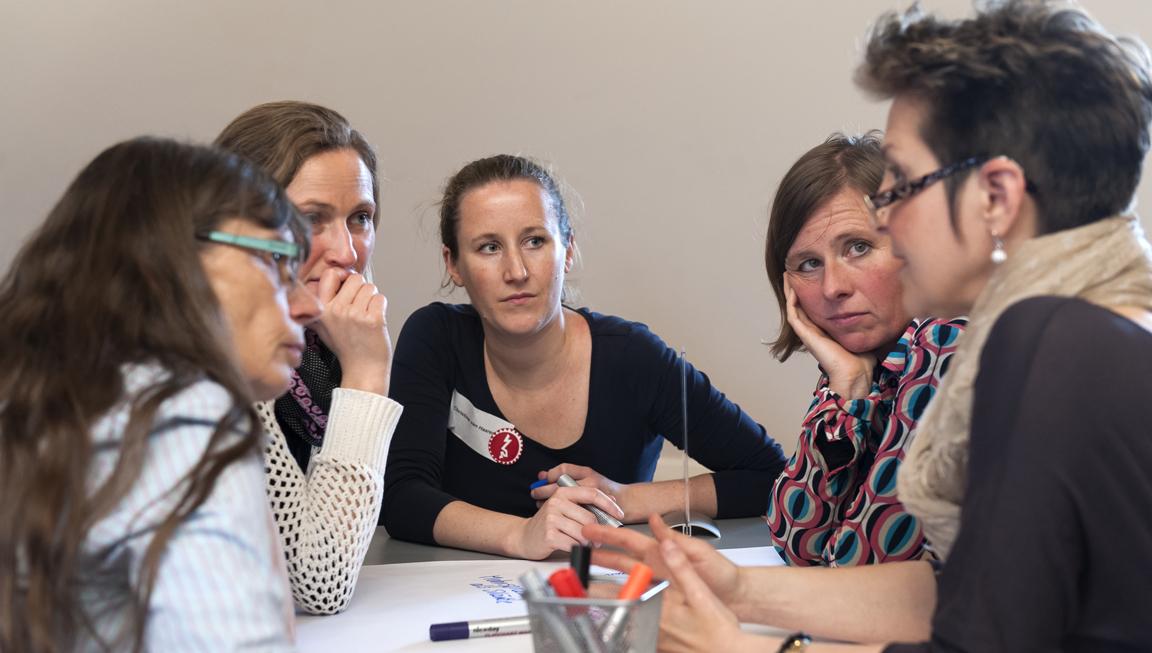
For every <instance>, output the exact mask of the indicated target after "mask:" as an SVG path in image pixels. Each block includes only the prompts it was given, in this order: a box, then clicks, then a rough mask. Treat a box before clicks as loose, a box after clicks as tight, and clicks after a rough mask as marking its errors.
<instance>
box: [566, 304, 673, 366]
mask: <svg viewBox="0 0 1152 653" xmlns="http://www.w3.org/2000/svg"><path fill="white" fill-rule="evenodd" d="M574 310H575V311H576V312H577V313H579V314H580V315H582V316H583V317H584V319H586V320H587V321H588V329H589V331H590V332H591V334H592V341H593V350H594V351H595V352H598V353H597V354H596V355H598V356H606V357H607V358H608V359H609V360H612V361H614V362H621V363H622V362H625V361H626V362H629V363H631V364H639V363H650V364H657V363H658V362H659V361H670V360H674V359H675V358H676V353H675V352H673V351H672V350H671V348H669V347H668V345H667V344H666V343H665V342H664V341H663V340H662V339H661V338H660V336H658V335H656V334H655V333H653V332H652V330H651V329H649V328H648V325H646V324H644V323H642V322H633V321H632V320H626V319H624V318H622V317H617V316H615V315H604V314H603V313H597V312H595V311H591V310H589V309H587V308H580V309H574ZM637 369H641V368H637ZM643 369H648V368H643Z"/></svg>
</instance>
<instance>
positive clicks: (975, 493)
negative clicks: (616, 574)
mask: <svg viewBox="0 0 1152 653" xmlns="http://www.w3.org/2000/svg"><path fill="white" fill-rule="evenodd" d="M859 79H860V80H861V82H862V83H863V85H864V86H865V87H866V88H868V89H869V90H872V91H874V92H876V93H878V94H880V95H883V96H885V97H890V98H892V104H891V107H890V108H889V113H888V128H887V131H886V134H885V139H884V140H885V148H884V151H885V158H886V160H887V162H888V172H887V173H886V174H885V180H884V183H883V184H882V189H883V190H882V192H880V193H877V194H876V195H873V196H872V197H871V200H870V201H871V203H872V206H873V209H874V210H873V212H874V215H875V219H876V222H877V224H878V227H879V228H880V230H881V231H882V232H884V233H887V234H889V236H890V237H891V240H892V246H893V249H894V251H895V254H896V256H898V257H900V258H902V259H903V260H904V262H905V267H904V279H905V282H906V283H905V303H906V305H907V306H908V307H909V308H910V310H911V311H912V312H914V313H916V312H937V313H952V312H967V313H968V315H969V317H970V321H969V324H968V328H967V331H966V333H965V335H964V337H963V339H962V340H961V341H960V344H959V346H958V348H957V351H956V353H955V355H954V357H953V359H952V362H951V364H950V368H951V369H950V370H949V371H948V374H947V376H946V377H945V378H944V380H943V382H942V384H941V386H940V389H939V391H938V392H937V395H936V398H935V399H934V400H933V402H932V404H931V405H930V406H929V408H928V410H927V412H926V414H925V415H924V416H923V418H922V419H921V420H920V426H919V431H918V434H917V436H916V438H915V440H914V441H913V442H912V444H911V446H910V447H909V450H908V455H907V457H906V458H905V461H904V464H903V466H902V467H901V469H900V472H899V475H898V482H897V492H898V496H899V498H900V500H901V501H902V502H903V503H904V504H905V506H906V508H907V509H908V511H909V512H910V513H912V514H913V515H915V516H916V517H917V519H919V520H920V522H921V524H922V526H923V529H924V532H925V535H926V536H927V539H928V541H929V542H930V543H931V545H932V546H933V548H934V549H935V552H936V553H937V554H938V555H939V556H940V560H941V563H942V564H941V565H939V569H938V570H937V569H933V566H931V565H929V564H927V563H926V562H923V561H911V562H897V563H892V564H887V565H873V566H869V567H860V568H854V569H828V570H802V569H794V570H793V569H771V568H745V569H739V568H736V567H735V566H733V565H731V564H730V563H727V562H726V561H725V560H724V559H723V558H722V557H720V556H718V555H717V554H716V553H715V552H714V551H712V550H709V549H706V548H705V547H703V546H700V545H701V543H699V542H694V541H692V540H688V539H686V538H681V537H677V536H676V534H675V533H670V532H668V529H667V528H666V527H662V525H660V524H659V523H654V524H653V527H654V530H655V532H656V534H657V539H658V540H660V542H658V543H657V542H655V541H652V540H648V539H647V538H645V537H643V536H641V535H639V534H636V533H620V532H618V531H606V530H604V529H598V528H596V527H588V528H586V529H585V532H586V534H587V535H588V536H589V537H590V538H591V539H593V540H595V541H598V542H603V543H612V544H621V545H624V546H626V547H627V548H628V549H629V550H630V552H631V553H632V555H634V556H643V557H646V558H647V559H649V560H650V561H651V562H653V563H654V564H657V565H658V566H659V567H660V569H661V570H662V571H663V572H664V573H665V574H668V575H671V576H672V577H673V578H674V579H675V584H676V585H677V586H678V590H677V591H676V592H673V593H672V594H671V595H670V596H668V597H666V598H665V601H664V609H663V615H662V633H661V636H662V639H661V649H663V650H667V651H702V650H717V648H718V647H721V646H722V647H723V648H724V650H728V651H744V650H764V648H765V644H766V642H764V641H763V640H762V639H759V638H756V637H753V636H751V635H749V634H747V633H745V632H743V631H741V630H740V628H739V625H738V620H740V621H754V622H760V623H769V624H773V625H776V626H781V627H785V628H800V629H803V630H806V631H809V632H811V633H813V634H816V635H820V636H824V637H828V638H831V639H836V640H841V641H861V642H909V643H902V644H889V645H887V646H881V645H877V644H872V645H868V646H857V647H853V646H848V645H832V644H821V643H812V642H811V638H810V637H808V636H807V635H805V634H804V633H797V634H795V635H793V636H791V637H789V638H788V639H787V640H785V641H784V642H783V643H781V644H780V648H779V649H778V650H780V651H811V652H812V653H816V652H817V651H849V650H859V651H880V650H884V651H887V652H888V653H909V652H912V651H980V652H982V653H983V652H991V653H997V652H1001V651H1003V652H1009V651H1010V652H1013V653H1017V652H1022V651H1023V652H1029V651H1070V652H1085V653H1087V652H1092V653H1101V652H1104V653H1107V652H1113V651H1115V652H1121V651H1123V652H1128V651H1148V650H1152V628H1150V627H1149V621H1148V609H1147V606H1148V604H1149V602H1150V601H1152V573H1149V565H1148V564H1147V563H1146V562H1145V561H1144V559H1145V557H1146V556H1145V555H1144V554H1145V553H1146V552H1148V551H1152V520H1149V519H1148V511H1149V506H1152V483H1149V481H1148V473H1147V470H1148V469H1149V468H1150V467H1152V438H1149V436H1148V425H1147V408H1146V407H1147V403H1148V397H1150V396H1152V374H1149V371H1150V370H1152V247H1150V246H1149V243H1148V241H1147V240H1146V239H1145V236H1144V234H1143V231H1142V229H1141V228H1140V223H1139V221H1138V220H1137V218H1136V217H1135V216H1134V215H1132V214H1131V213H1130V212H1129V211H1130V207H1131V204H1132V198H1133V194H1134V193H1135V191H1136V187H1137V185H1138V183H1139V179H1140V172H1141V167H1142V163H1143V161H1144V158H1145V156H1146V154H1147V151H1148V147H1149V122H1150V121H1152V71H1150V66H1149V58H1148V53H1147V49H1146V48H1144V47H1143V46H1142V45H1141V44H1135V45H1133V44H1132V43H1131V42H1126V41H1124V40H1120V39H1117V38H1115V37H1113V36H1111V35H1110V34H1108V33H1107V32H1106V31H1105V30H1104V29H1103V28H1102V27H1101V26H1100V25H1099V24H1097V23H1096V22H1094V21H1093V20H1092V19H1091V18H1090V17H1088V16H1087V14H1085V13H1083V12H1082V11H1079V10H1072V9H1061V8H1058V7H1055V6H1052V5H1049V4H1048V3H1042V2H1026V1H1017V2H1007V3H1003V4H998V5H991V6H989V7H987V8H985V9H984V10H983V11H981V12H980V13H979V14H978V15H977V16H976V17H975V18H972V19H969V20H963V21H944V20H940V19H936V18H934V17H925V16H922V15H917V14H912V15H907V16H896V15H888V16H886V17H884V18H882V19H881V20H880V22H879V23H878V24H877V26H876V27H875V28H874V32H873V34H872V36H871V38H870V40H869V43H868V46H867V50H866V55H865V61H864V64H863V66H862V67H861V69H860V71H859ZM1119 551H1132V552H1136V555H1135V556H1134V557H1133V556H1128V555H1123V554H1118V552H1119ZM599 561H600V562H609V563H610V564H612V565H613V566H622V567H621V568H627V566H626V565H627V561H626V560H623V559H621V558H620V557H619V556H617V557H616V558H615V559H611V558H605V557H603V556H601V557H600V559H599ZM803 572H811V573H807V574H805V573H803ZM777 641H778V640H777Z"/></svg>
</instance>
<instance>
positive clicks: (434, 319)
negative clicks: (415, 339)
mask: <svg viewBox="0 0 1152 653" xmlns="http://www.w3.org/2000/svg"><path fill="white" fill-rule="evenodd" d="M479 321H480V316H479V315H478V314H477V313H476V309H475V308H473V307H472V305H471V304H445V303H444V302H432V303H431V304H428V305H427V306H423V307H421V308H418V309H416V310H415V311H413V312H412V315H410V316H408V320H407V321H405V322H404V328H406V329H407V328H408V327H409V325H412V326H422V327H423V326H433V325H437V324H441V325H445V324H453V323H460V324H467V323H469V322H476V323H479Z"/></svg>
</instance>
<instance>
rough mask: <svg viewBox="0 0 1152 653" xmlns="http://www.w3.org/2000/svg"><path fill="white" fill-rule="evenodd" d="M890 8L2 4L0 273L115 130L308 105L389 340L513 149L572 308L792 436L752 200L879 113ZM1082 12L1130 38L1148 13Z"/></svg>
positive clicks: (760, 216)
mask: <svg viewBox="0 0 1152 653" xmlns="http://www.w3.org/2000/svg"><path fill="white" fill-rule="evenodd" d="M906 4H907V3H894V2H890V1H887V0H867V1H853V2H833V1H830V0H816V1H805V2H793V3H784V2H769V1H766V0H755V1H753V0H744V1H732V2H728V1H718V2H704V1H699V2H688V1H683V0H681V1H667V0H632V1H629V2H607V1H590V0H580V1H576V0H565V1H550V2H539V1H529V0H494V1H491V2H471V1H465V0H459V1H448V0H427V1H426V0H408V1H406V2H396V1H380V2H376V1H373V2H369V1H362V2H335V1H332V2H324V3H318V2H309V3H304V2H279V1H277V2H272V1H270V0H245V1H241V2H235V1H230V2H224V1H222V0H200V1H197V2H154V1H152V0H148V1H143V0H92V1H88V2H77V1H69V2H13V1H12V0H2V4H0V116H2V117H3V120H2V121H0V206H2V207H3V217H2V222H0V224H2V226H0V265H2V267H3V268H4V269H7V267H8V266H9V263H10V261H11V260H12V257H13V256H14V255H15V253H16V251H17V249H18V248H19V246H20V244H21V242H22V241H23V240H24V239H25V238H26V237H27V236H28V234H29V233H30V232H31V231H32V230H33V229H34V228H35V227H36V226H37V224H38V223H39V222H40V220H41V219H42V218H43V216H44V215H45V213H46V212H47V211H48V209H49V208H50V207H51V205H52V204H53V203H54V202H55V200H56V198H57V197H58V196H59V195H60V193H61V192H62V191H63V189H64V187H65V186H66V185H67V184H68V182H69V181H70V180H71V179H72V178H73V177H74V176H75V174H76V173H77V172H78V170H79V169H80V167H81V166H83V165H84V164H85V163H86V162H87V161H88V160H90V159H91V158H92V157H93V156H94V155H95V154H96V153H98V152H99V151H100V150H102V149H103V148H105V147H106V146H108V145H110V144H112V143H113V142H116V141H119V140H122V139H125V138H128V137H132V136H136V135H139V134H146V133H147V134H160V135H168V136H176V137H181V138H186V139H192V140H196V141H210V140H211V139H212V138H213V137H214V136H215V135H216V133H217V132H218V131H219V130H220V129H221V128H222V127H223V126H224V125H225V124H227V123H228V122H229V121H230V120H231V119H232V118H233V117H234V116H236V115H237V114H238V113H240V112H241V111H243V110H245V109H247V108H249V107H250V106H252V105H254V104H257V103H260V102H264V101H269V100H277V99H288V98H291V99H303V100H310V101H314V102H319V103H322V104H325V105H328V106H331V107H333V108H335V109H337V110H338V111H340V112H342V113H344V114H345V115H346V116H347V117H348V118H349V119H350V120H351V122H352V123H353V124H354V125H355V126H356V127H357V128H358V129H360V130H361V131H362V132H363V133H364V134H365V135H366V136H367V137H368V138H369V140H371V141H372V142H373V143H374V144H375V145H376V146H377V148H378V150H379V153H380V164H381V170H380V173H381V175H382V177H383V178H384V179H383V183H382V188H381V191H382V195H383V199H382V206H381V207H380V208H381V210H380V213H381V215H382V220H381V224H380V234H379V237H378V241H377V242H378V245H377V248H376V252H375V256H374V258H373V267H374V271H375V278H376V281H377V283H378V285H380V286H381V288H382V289H383V290H384V292H386V293H387V295H388V297H389V301H390V305H389V312H388V315H389V323H390V324H391V327H392V334H393V337H394V338H395V337H396V336H398V335H399V332H400V327H401V325H402V324H403V323H404V320H405V318H406V317H407V316H408V315H409V314H410V313H411V312H412V311H413V310H414V309H416V308H418V307H420V306H422V305H424V304H426V303H428V302H430V301H435V300H438V299H444V298H445V297H446V295H444V294H443V293H442V292H441V291H440V284H441V279H442V264H441V257H440V245H439V241H438V239H437V235H436V207H435V202H436V200H437V199H438V195H439V191H440V189H441V187H442V185H443V182H444V180H445V179H446V178H447V177H448V176H449V175H451V174H452V173H453V172H454V171H455V170H456V169H457V168H459V166H461V165H462V164H464V163H466V162H468V161H470V160H472V159H475V158H478V157H481V156H485V155H489V154H494V153H498V152H511V153H523V154H528V155H531V156H534V157H537V158H539V159H542V160H544V161H546V162H550V163H551V164H553V166H554V169H555V170H556V172H557V173H558V174H559V176H560V177H561V178H562V179H563V180H564V181H566V182H567V184H568V185H570V186H571V188H572V189H573V191H574V194H573V196H572V197H573V202H574V206H573V209H574V210H575V212H576V213H577V214H579V216H580V217H579V218H578V222H577V223H576V225H575V227H576V233H577V240H578V243H579V245H580V249H581V252H582V255H583V264H582V266H581V267H579V268H578V269H577V270H576V271H575V273H574V274H573V275H572V281H573V282H574V284H575V285H576V286H577V287H578V289H579V290H580V293H581V296H582V302H581V303H582V304H585V305H588V306H591V307H592V308H594V309H595V310H598V311H601V312H605V313H613V314H619V315H622V316H625V317H627V318H630V319H633V320H638V321H642V322H645V323H647V324H649V325H650V326H651V327H652V329H653V330H654V331H655V332H656V333H658V334H660V335H661V336H663V338H664V339H665V340H666V341H667V342H668V343H669V344H670V345H671V346H672V347H674V348H677V349H679V348H684V349H685V350H687V353H688V357H689V359H690V360H691V361H692V362H693V363H694V364H696V365H697V366H698V367H700V368H701V369H703V370H705V371H706V372H707V373H708V374H709V375H710V377H711V378H712V380H713V382H714V383H715V384H716V385H717V386H719V387H720V388H721V389H723V390H724V391H725V392H727V394H728V395H729V396H730V397H731V398H733V399H734V400H735V401H737V402H738V403H739V404H741V405H742V406H743V407H744V408H745V409H746V410H747V411H748V412H749V413H750V414H751V415H752V416H753V417H755V418H756V419H758V420H760V421H761V422H762V423H763V424H764V425H765V426H766V427H767V428H768V430H769V432H770V433H771V434H773V435H774V436H776V437H777V438H778V439H780V440H781V442H782V443H783V444H784V445H785V447H786V448H787V449H789V450H790V449H791V448H792V446H793V443H794V441H795V438H796V434H797V432H798V431H797V429H798V424H799V421H800V419H801V417H802V416H803V414H804V412H805V409H806V407H807V405H808V402H809V400H810V396H811V391H812V386H813V384H814V382H815V380H816V369H815V364H814V362H813V361H812V359H811V358H809V357H808V356H807V355H798V356H796V357H794V358H793V359H792V360H790V361H789V362H788V363H787V364H779V363H777V362H776V361H775V360H774V359H773V358H772V357H771V356H770V355H769V353H768V349H767V347H765V346H763V345H762V344H761V340H762V339H771V338H773V337H774V336H775V335H776V333H777V326H778V318H777V312H776V305H775V301H774V299H773V297H772V294H771V289H770V287H769V285H768V282H767V279H766V277H765V273H764V269H763V240H764V233H765V225H766V221H767V206H768V202H769V201H770V199H771V197H772V194H773V193H774V192H775V188H776V184H777V182H778V181H779V179H780V177H781V176H782V175H783V174H784V172H785V171H786V170H787V168H788V167H789V166H790V165H791V163H792V162H793V161H794V160H795V159H796V157H797V156H799V155H800V154H801V153H802V152H804V151H805V150H806V149H808V148H809V147H811V146H812V145H815V144H816V143H818V142H820V141H821V140H823V138H824V137H825V136H826V135H827V134H828V133H829V132H831V131H833V130H845V131H849V132H858V131H861V130H865V129H868V128H872V127H882V126H883V122H884V115H885V110H886V107H885V105H884V104H880V103H875V102H872V101H870V100H869V99H868V98H866V97H864V96H863V94H862V93H861V92H860V91H858V90H857V89H856V88H855V87H854V86H853V84H852V81H851V76H852V72H853V70H854V68H855V66H856V63H857V61H858V57H859V47H860V43H861V42H862V39H863V36H864V34H865V32H866V29H867V26H868V25H869V24H870V22H871V20H872V19H873V18H875V17H876V16H877V15H878V14H879V13H880V12H882V11H885V10H889V9H893V8H898V7H903V6H906ZM926 5H927V8H929V9H938V10H941V11H942V12H943V13H945V14H946V15H950V16H958V15H964V14H965V13H967V12H968V5H967V3H966V2H961V1H958V0H949V1H944V0H937V1H929V2H927V3H926ZM1086 5H1087V7H1088V8H1089V9H1090V10H1092V11H1093V12H1094V14H1095V15H1096V17H1097V18H1098V19H1100V20H1101V22H1102V23H1103V24H1104V25H1105V26H1106V27H1108V28H1110V29H1112V30H1114V31H1117V32H1121V33H1129V34H1135V35H1139V36H1142V37H1143V38H1144V39H1145V40H1152V3H1149V2H1144V1H1138V2H1137V1H1128V0H1115V1H1109V0H1095V1H1088V2H1086ZM1150 187H1152V186H1150V182H1148V181H1145V182H1144V183H1143V185H1142V186H1141V190H1140V193H1139V197H1140V200H1141V203H1142V204H1144V205H1146V206H1147V205H1149V203H1150V202H1152V190H1150ZM1150 224H1152V223H1150V222H1149V220H1148V218H1147V217H1145V225H1146V227H1147V226H1148V225H1150ZM447 297H449V299H450V300H452V301H466V298H465V297H464V296H463V294H462V293H456V294H453V295H451V296H447ZM0 319H3V316H0Z"/></svg>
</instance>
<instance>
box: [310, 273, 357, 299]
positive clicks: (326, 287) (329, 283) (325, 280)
mask: <svg viewBox="0 0 1152 653" xmlns="http://www.w3.org/2000/svg"><path fill="white" fill-rule="evenodd" d="M348 274H349V272H348V271H347V270H343V269H341V268H328V269H327V270H324V271H323V272H321V273H320V287H319V288H318V291H319V292H317V293H316V296H317V298H319V299H320V303H322V304H324V305H325V306H327V305H328V303H329V302H331V301H332V298H333V297H335V296H336V293H337V292H338V291H339V290H340V286H341V285H343V283H344V280H345V279H347V278H348Z"/></svg>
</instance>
